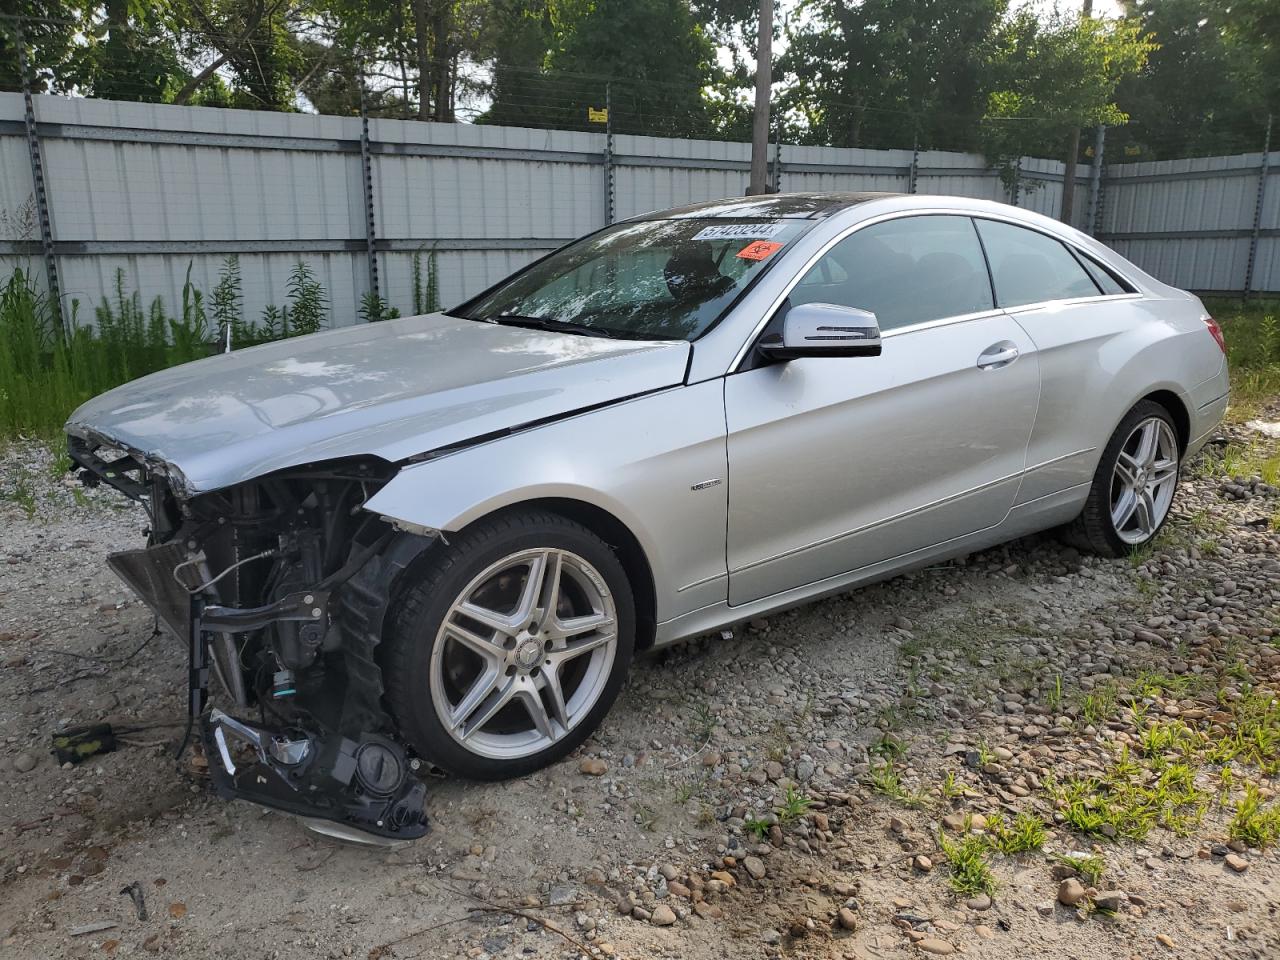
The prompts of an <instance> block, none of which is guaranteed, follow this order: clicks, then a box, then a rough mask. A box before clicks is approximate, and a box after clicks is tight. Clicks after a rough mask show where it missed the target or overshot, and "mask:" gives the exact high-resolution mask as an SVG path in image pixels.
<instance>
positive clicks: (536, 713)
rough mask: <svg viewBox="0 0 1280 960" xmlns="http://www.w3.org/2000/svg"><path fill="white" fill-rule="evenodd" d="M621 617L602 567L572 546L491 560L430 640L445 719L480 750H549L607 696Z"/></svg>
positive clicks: (503, 754) (434, 684)
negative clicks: (603, 694) (433, 638)
mask: <svg viewBox="0 0 1280 960" xmlns="http://www.w3.org/2000/svg"><path fill="white" fill-rule="evenodd" d="M617 616H618V615H617V611H616V610H615V608H614V602H613V597H612V596H611V595H610V593H609V589H608V587H607V586H606V585H605V582H604V578H603V577H602V576H601V575H600V573H599V571H597V570H596V569H595V568H594V567H593V566H592V565H591V564H590V563H588V562H587V561H586V560H584V559H583V558H582V557H580V556H578V555H577V554H575V553H572V552H570V551H568V550H556V549H537V550H525V551H522V552H520V553H515V554H512V555H511V556H508V557H503V558H502V559H501V560H499V561H497V562H496V563H493V564H491V565H490V566H489V567H488V568H486V569H485V570H484V571H482V572H481V573H480V574H479V575H478V576H477V577H476V578H475V579H474V580H472V581H471V583H469V584H467V586H466V587H465V588H464V589H463V591H462V593H461V594H460V595H459V596H458V598H457V600H455V601H454V603H453V605H452V606H451V607H450V608H449V612H448V614H447V615H446V616H445V620H444V623H442V624H441V625H440V629H439V631H438V636H437V639H436V643H435V646H434V648H433V649H432V654H431V672H430V684H431V702H432V703H433V704H434V705H435V708H436V713H437V714H438V715H439V717H440V721H441V722H442V723H443V724H444V725H445V729H446V730H448V732H449V733H450V735H451V736H453V737H454V738H455V739H456V740H457V741H458V742H459V743H461V744H463V745H464V746H466V747H467V749H469V750H471V751H472V752H474V753H478V754H480V755H482V756H486V757H493V758H495V759H503V758H511V757H525V756H529V755H530V754H534V753H538V752H540V751H542V750H545V749H546V748H547V747H549V746H551V745H552V744H553V743H555V742H556V741H557V740H559V739H560V738H561V737H563V736H564V735H565V734H567V733H568V732H569V731H570V730H572V729H573V727H574V726H575V725H576V724H577V723H579V722H580V721H581V720H582V718H583V717H584V716H585V715H586V714H587V712H588V711H589V710H590V708H591V707H592V706H593V705H594V704H595V702H596V701H597V700H598V699H599V697H600V693H601V691H602V690H603V689H604V686H605V684H606V682H607V681H608V679H609V672H610V669H611V667H612V666H613V657H614V648H615V646H616V641H617V639H618V633H617V625H618V619H617Z"/></svg>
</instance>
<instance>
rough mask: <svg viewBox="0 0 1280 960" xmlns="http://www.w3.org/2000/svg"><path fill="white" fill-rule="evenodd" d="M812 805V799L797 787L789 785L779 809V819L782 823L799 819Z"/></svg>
mask: <svg viewBox="0 0 1280 960" xmlns="http://www.w3.org/2000/svg"><path fill="white" fill-rule="evenodd" d="M812 805H813V801H812V800H810V799H809V798H808V797H806V796H805V795H804V794H803V793H801V792H800V791H798V790H797V789H796V788H795V787H790V786H789V787H787V790H786V793H785V794H783V797H782V806H781V807H780V808H779V810H778V821H779V822H780V823H792V822H794V821H796V820H799V819H800V818H801V817H802V816H804V815H805V813H806V812H807V811H808V809H809V807H810V806H812Z"/></svg>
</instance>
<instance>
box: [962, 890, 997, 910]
mask: <svg viewBox="0 0 1280 960" xmlns="http://www.w3.org/2000/svg"><path fill="white" fill-rule="evenodd" d="M964 905H965V906H966V907H968V908H969V909H970V910H990V909H991V898H990V897H989V896H987V895H986V894H985V893H980V894H978V895H977V896H976V897H970V898H969V899H968V900H966V901H965V902H964Z"/></svg>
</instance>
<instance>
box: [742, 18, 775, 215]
mask: <svg viewBox="0 0 1280 960" xmlns="http://www.w3.org/2000/svg"><path fill="white" fill-rule="evenodd" d="M772 47H773V0H760V33H759V39H758V40H757V42H756V109H755V115H754V116H753V118H752V121H751V181H750V183H749V184H748V186H747V196H757V195H759V194H762V193H768V191H769V163H768V151H769V88H770V86H771V85H772V82H773V50H772Z"/></svg>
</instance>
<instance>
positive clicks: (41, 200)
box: [15, 17, 67, 341]
mask: <svg viewBox="0 0 1280 960" xmlns="http://www.w3.org/2000/svg"><path fill="white" fill-rule="evenodd" d="M15 23H16V24H17V29H16V38H15V39H16V40H17V43H18V72H19V75H20V76H21V77H22V104H23V122H24V126H25V128H26V134H27V153H28V154H29V155H30V158H31V184H32V193H33V195H34V197H35V201H36V221H37V222H38V223H39V225H40V250H41V253H43V255H44V277H45V282H46V283H47V284H48V285H49V297H50V298H51V299H52V300H53V307H54V309H55V310H56V311H57V314H56V316H57V318H58V323H57V329H56V333H57V335H58V336H59V337H60V338H61V339H62V340H64V341H65V340H66V339H67V321H66V318H65V317H64V316H63V312H62V289H61V285H60V284H59V283H58V260H57V256H56V255H55V254H54V252H53V224H52V222H51V221H50V219H49V193H48V189H47V187H46V185H45V180H44V158H43V157H42V156H41V153H40V133H39V130H38V129H37V128H36V109H35V101H34V100H33V99H32V96H31V93H32V91H31V85H32V84H31V71H30V64H29V63H28V61H27V39H26V33H25V32H24V31H23V29H22V18H21V17H19V18H18V19H17V20H16V21H15Z"/></svg>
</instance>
